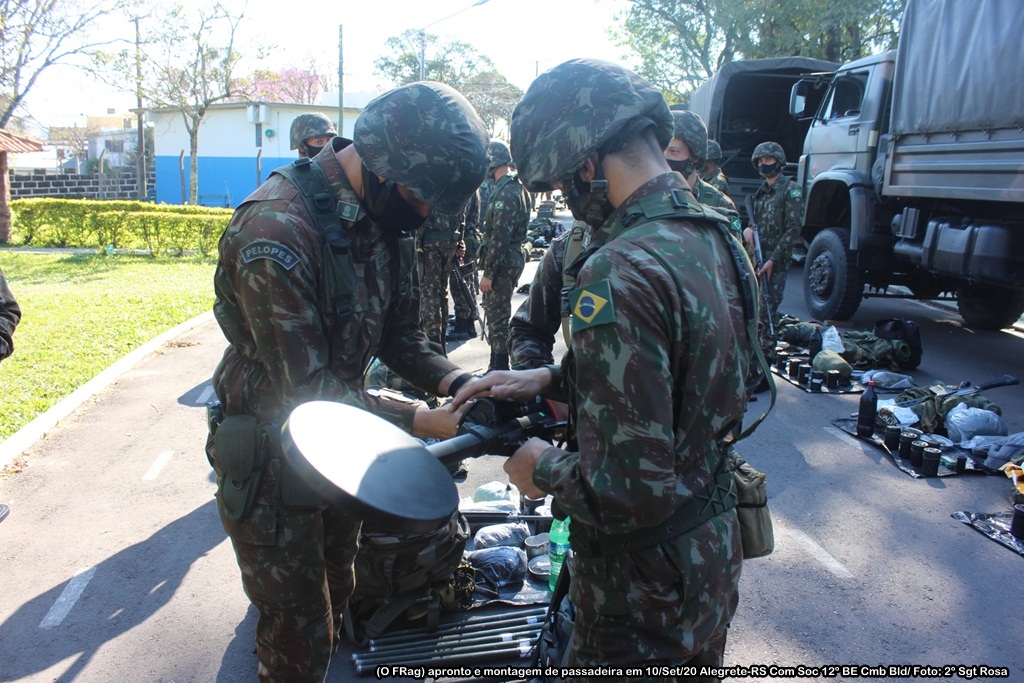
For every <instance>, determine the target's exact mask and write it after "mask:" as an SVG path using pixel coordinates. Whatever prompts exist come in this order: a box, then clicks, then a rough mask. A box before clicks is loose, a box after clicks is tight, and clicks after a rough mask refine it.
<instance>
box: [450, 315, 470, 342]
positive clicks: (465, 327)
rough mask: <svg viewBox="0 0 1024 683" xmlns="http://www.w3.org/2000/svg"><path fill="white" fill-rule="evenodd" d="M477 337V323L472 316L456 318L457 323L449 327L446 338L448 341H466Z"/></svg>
mask: <svg viewBox="0 0 1024 683" xmlns="http://www.w3.org/2000/svg"><path fill="white" fill-rule="evenodd" d="M475 338H476V325H474V324H473V320H472V319H471V318H456V319H455V324H453V325H452V326H451V327H449V328H448V334H446V335H445V339H447V340H448V341H465V340H467V339H475Z"/></svg>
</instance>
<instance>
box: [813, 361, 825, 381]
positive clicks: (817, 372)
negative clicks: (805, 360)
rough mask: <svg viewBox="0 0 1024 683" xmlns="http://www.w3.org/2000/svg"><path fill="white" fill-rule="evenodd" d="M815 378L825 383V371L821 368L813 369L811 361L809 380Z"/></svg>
mask: <svg viewBox="0 0 1024 683" xmlns="http://www.w3.org/2000/svg"><path fill="white" fill-rule="evenodd" d="M816 379H820V380H821V383H822V384H824V383H825V373H824V372H822V371H821V370H815V369H814V364H813V363H811V381H812V382H813V381H814V380H816Z"/></svg>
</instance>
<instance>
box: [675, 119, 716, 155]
mask: <svg viewBox="0 0 1024 683" xmlns="http://www.w3.org/2000/svg"><path fill="white" fill-rule="evenodd" d="M672 122H673V124H674V126H673V129H672V137H674V138H679V139H680V140H682V141H683V142H685V143H686V146H687V147H689V148H690V156H692V157H697V158H699V159H707V158H708V127H707V126H705V125H704V120H703V119H701V117H700V116H698V115H697V114H694V113H693V112H692V111H673V112H672Z"/></svg>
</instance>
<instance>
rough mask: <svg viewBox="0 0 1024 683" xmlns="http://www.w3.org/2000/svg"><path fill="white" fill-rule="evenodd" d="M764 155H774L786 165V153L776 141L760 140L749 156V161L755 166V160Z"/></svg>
mask: <svg viewBox="0 0 1024 683" xmlns="http://www.w3.org/2000/svg"><path fill="white" fill-rule="evenodd" d="M764 157H775V158H776V159H778V160H779V163H780V164H782V165H783V166H785V165H786V153H785V152H784V151H782V145H780V144H779V143H777V142H762V143H761V144H760V145H758V146H757V147H755V148H754V154H753V155H752V156H751V157H750V163H752V164H754V168H757V160H758V159H761V158H764Z"/></svg>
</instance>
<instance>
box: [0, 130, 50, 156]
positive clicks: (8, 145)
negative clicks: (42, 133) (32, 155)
mask: <svg viewBox="0 0 1024 683" xmlns="http://www.w3.org/2000/svg"><path fill="white" fill-rule="evenodd" d="M42 149H43V143H41V142H39V141H38V140H33V139H32V138H29V137H25V136H24V135H17V134H15V133H12V132H10V131H9V130H4V129H2V128H0V152H41V151H42Z"/></svg>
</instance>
